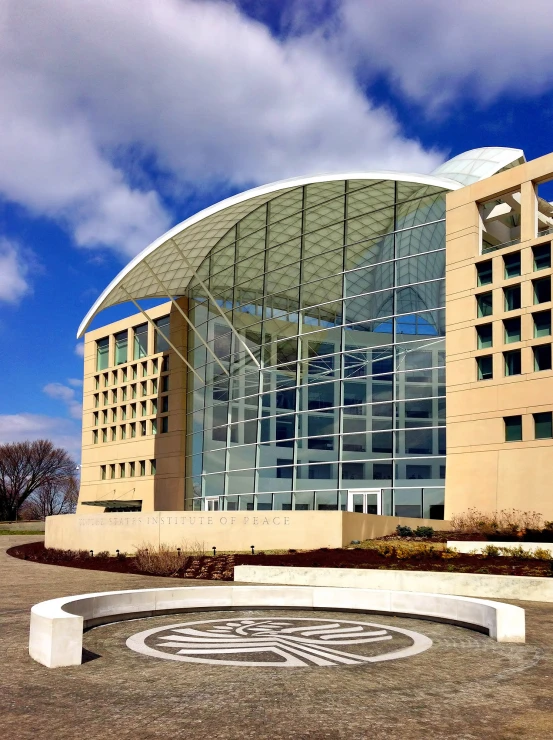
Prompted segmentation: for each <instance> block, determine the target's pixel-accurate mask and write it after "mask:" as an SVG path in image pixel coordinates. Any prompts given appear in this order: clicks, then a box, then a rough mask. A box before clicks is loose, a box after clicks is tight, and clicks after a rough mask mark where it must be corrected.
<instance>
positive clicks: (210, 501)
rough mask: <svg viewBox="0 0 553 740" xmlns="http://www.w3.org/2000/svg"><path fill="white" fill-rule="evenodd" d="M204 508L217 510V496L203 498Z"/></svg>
mask: <svg viewBox="0 0 553 740" xmlns="http://www.w3.org/2000/svg"><path fill="white" fill-rule="evenodd" d="M205 510H206V511H219V497H217V498H215V497H214V498H206V499H205Z"/></svg>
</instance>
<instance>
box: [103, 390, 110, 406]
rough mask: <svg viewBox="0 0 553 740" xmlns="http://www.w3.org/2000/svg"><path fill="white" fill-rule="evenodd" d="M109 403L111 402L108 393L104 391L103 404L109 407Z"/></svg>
mask: <svg viewBox="0 0 553 740" xmlns="http://www.w3.org/2000/svg"><path fill="white" fill-rule="evenodd" d="M108 402H109V396H108V392H107V391H104V392H103V393H102V403H103V404H104V406H107V405H108Z"/></svg>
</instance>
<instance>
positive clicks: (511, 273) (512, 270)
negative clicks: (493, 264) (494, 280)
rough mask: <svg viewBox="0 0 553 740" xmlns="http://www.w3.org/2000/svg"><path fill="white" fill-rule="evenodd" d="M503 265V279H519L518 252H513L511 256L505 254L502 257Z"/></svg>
mask: <svg viewBox="0 0 553 740" xmlns="http://www.w3.org/2000/svg"><path fill="white" fill-rule="evenodd" d="M503 265H504V267H505V279H506V280H508V279H509V278H514V277H519V275H520V252H513V253H512V254H506V255H505V256H504V257H503Z"/></svg>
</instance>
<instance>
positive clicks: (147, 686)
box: [0, 536, 553, 740]
mask: <svg viewBox="0 0 553 740" xmlns="http://www.w3.org/2000/svg"><path fill="white" fill-rule="evenodd" d="M36 539H37V538H36V537H34V538H31V537H30V538H24V537H22V536H17V537H0V692H1V693H0V696H1V698H0V732H1V734H2V737H4V738H6V739H8V738H9V740H43V739H44V740H74V739H75V738H81V737H82V738H85V739H86V740H104V739H107V738H111V737H114V738H118V739H121V740H127V738H129V740H130V738H132V739H133V740H135V739H136V740H153V739H154V738H155V739H156V740H157V739H158V738H169V739H171V740H173V739H175V740H185V739H186V740H188V739H190V740H204V739H205V740H207V739H208V738H209V739H210V740H250V739H252V740H253V739H254V738H255V740H273V738H274V739H275V740H280V738H290V739H292V738H293V739H294V740H296V739H302V740H303V739H304V738H305V739H306V740H307V739H309V740H322V739H323V738H330V739H331V740H333V739H335V738H336V739H340V740H342V739H344V740H357V739H359V740H365V738H383V739H384V738H386V740H400V739H401V740H405V739H407V740H412V739H413V740H415V739H418V738H425V740H426V739H428V738H432V740H473V739H478V740H480V738H482V739H483V738H486V740H488V739H489V738H493V740H514V739H515V738H528V739H530V738H531V739H532V740H535V739H537V738H539V739H540V740H549V739H551V740H553V692H552V688H553V629H552V628H553V605H548V604H537V603H530V602H525V603H524V604H520V605H521V606H523V607H524V608H525V609H526V610H527V628H528V642H527V644H526V645H498V644H497V643H495V642H493V641H492V640H490V639H489V638H488V637H486V636H484V635H480V634H478V633H475V632H470V631H468V630H465V629H462V628H459V627H453V626H451V625H442V624H435V623H432V622H425V621H416V620H409V619H396V618H393V617H385V616H375V615H372V616H371V615H357V614H356V615H344V614H343V613H342V614H339V615H335V616H336V617H337V618H342V619H343V618H348V617H349V618H351V619H355V620H360V621H367V622H379V623H382V624H384V625H388V626H390V627H400V628H406V629H411V630H414V631H417V632H420V633H422V634H424V635H427V636H428V637H430V638H431V639H432V640H433V641H434V645H433V647H432V648H431V649H430V650H427V651H426V652H424V653H421V654H419V655H415V656H412V657H410V658H407V659H405V660H395V661H389V662H383V663H375V664H371V665H369V666H344V667H313V668H255V667H249V666H217V665H215V666H213V665H201V664H195V663H179V662H173V661H170V660H159V659H156V658H152V657H148V656H145V655H141V654H138V653H136V652H132V651H131V650H129V649H128V648H127V647H126V645H125V642H126V639H127V638H128V637H130V636H131V635H134V634H136V633H138V632H141V631H143V630H146V629H151V628H153V627H158V626H159V627H161V626H164V625H171V624H177V623H181V622H185V621H194V620H197V619H198V618H200V619H203V618H206V617H207V615H205V614H204V615H201V616H200V617H198V615H192V614H188V615H176V616H170V617H156V618H154V619H144V620H136V621H132V622H121V623H118V624H111V625H106V626H103V627H99V628H96V629H94V630H91V631H90V632H88V633H87V634H86V635H85V640H84V645H85V648H86V649H87V650H89V651H90V652H91V653H96V654H97V655H99V656H100V657H99V658H97V659H94V660H91V661H90V662H87V663H85V664H83V665H82V666H78V667H74V668H60V669H54V670H49V669H47V668H44V667H43V666H41V665H38V664H37V663H35V662H33V661H32V660H31V659H30V658H29V656H28V653H27V640H28V624H29V611H30V608H31V606H32V605H33V604H34V603H36V602H38V601H42V600H45V599H49V598H54V597H57V596H63V595H68V594H76V593H86V592H90V591H106V590H117V589H125V588H137V587H139V588H140V587H152V586H154V585H162V586H169V585H174V584H175V581H174V580H173V579H168V578H148V577H143V576H126V575H120V574H110V573H102V572H97V571H84V570H78V569H73V568H60V567H55V566H48V565H39V564H36V563H28V562H25V561H21V560H15V559H14V558H10V557H8V556H7V555H5V550H6V549H7V548H8V547H11V546H12V545H13V544H16V543H22V542H24V541H33V540H36ZM197 583H198V582H197V581H195V582H186V581H184V582H183V581H179V585H194V584H197ZM204 583H205V582H204ZM202 585H203V584H202ZM206 585H212V586H213V587H214V588H217V587H218V586H217V584H214V583H212V584H206ZM269 613H270V612H264V613H263V614H269ZM228 614H229V613H228V612H227V613H225V612H221V613H217V612H215V613H210V614H209V616H210V617H212V618H213V619H217V618H226V616H227V615H228ZM260 614H261V612H255V613H252V612H244V613H237V612H232V614H231V615H230V616H232V617H233V618H235V617H240V616H241V617H245V616H246V617H251V616H252V615H255V616H259V615H260ZM275 614H278V616H279V617H283V616H284V615H283V612H278V613H275ZM311 614H312V613H311ZM302 615H303V616H309V613H306V614H303V613H300V612H290V616H296V617H297V616H302ZM317 616H326V615H323V614H322V613H320V612H319V613H317Z"/></svg>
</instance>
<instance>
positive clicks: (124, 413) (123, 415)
mask: <svg viewBox="0 0 553 740" xmlns="http://www.w3.org/2000/svg"><path fill="white" fill-rule="evenodd" d="M126 418H127V407H126V406H121V421H125V419H126Z"/></svg>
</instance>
